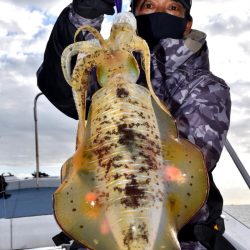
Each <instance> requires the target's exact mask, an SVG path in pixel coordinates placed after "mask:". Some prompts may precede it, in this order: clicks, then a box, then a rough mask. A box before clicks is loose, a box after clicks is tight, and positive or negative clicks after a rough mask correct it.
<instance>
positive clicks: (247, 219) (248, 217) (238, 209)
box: [224, 205, 250, 228]
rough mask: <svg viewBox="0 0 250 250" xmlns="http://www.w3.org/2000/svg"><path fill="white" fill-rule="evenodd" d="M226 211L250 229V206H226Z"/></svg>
mask: <svg viewBox="0 0 250 250" xmlns="http://www.w3.org/2000/svg"><path fill="white" fill-rule="evenodd" d="M224 210H225V211H226V212H227V213H229V214H230V215H232V216H233V217H234V218H235V219H237V220H238V221H240V222H241V223H243V224H244V225H246V226H247V227H248V228H250V205H225V206H224Z"/></svg>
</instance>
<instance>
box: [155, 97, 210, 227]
mask: <svg viewBox="0 0 250 250" xmlns="http://www.w3.org/2000/svg"><path fill="white" fill-rule="evenodd" d="M152 102H153V107H154V111H155V114H156V119H157V121H158V122H157V123H158V127H159V131H160V137H161V141H162V155H163V158H164V161H165V162H164V164H163V176H164V182H165V186H166V190H167V195H166V207H167V211H168V213H169V218H174V220H175V224H176V229H177V230H178V231H179V230H180V229H181V227H183V226H184V225H185V224H186V223H187V222H188V221H189V220H190V219H191V218H192V217H193V216H194V215H195V214H196V213H197V212H198V211H199V209H200V208H201V207H202V205H203V204H204V202H205V200H206V198H207V193H208V188H209V186H208V176H207V170H206V168H205V163H204V158H203V155H202V153H201V151H200V150H199V149H198V147H197V146H195V145H194V144H192V143H191V142H189V141H188V140H185V139H181V138H178V133H177V129H176V125H175V122H174V120H173V118H172V117H171V116H170V115H169V114H168V113H165V112H163V111H162V109H160V107H159V106H158V105H157V103H156V102H155V100H154V99H152Z"/></svg>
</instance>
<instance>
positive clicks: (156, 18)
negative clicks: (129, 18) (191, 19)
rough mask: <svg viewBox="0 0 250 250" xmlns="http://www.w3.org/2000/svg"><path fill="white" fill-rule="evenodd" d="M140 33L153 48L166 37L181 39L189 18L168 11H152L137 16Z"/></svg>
mask: <svg viewBox="0 0 250 250" xmlns="http://www.w3.org/2000/svg"><path fill="white" fill-rule="evenodd" d="M135 18H136V20H137V31H138V35H139V36H140V37H142V38H143V39H145V40H146V42H147V43H148V45H149V48H150V49H152V47H153V46H154V45H156V44H157V43H158V42H159V40H161V39H164V38H174V39H181V38H183V34H184V31H185V28H186V24H187V22H188V21H187V19H185V18H181V17H176V16H173V15H170V14H168V13H162V12H157V13H152V14H147V15H141V16H136V17H135Z"/></svg>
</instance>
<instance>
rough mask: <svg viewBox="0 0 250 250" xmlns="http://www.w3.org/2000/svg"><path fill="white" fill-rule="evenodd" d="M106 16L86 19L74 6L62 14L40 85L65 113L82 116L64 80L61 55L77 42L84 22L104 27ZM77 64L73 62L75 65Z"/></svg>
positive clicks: (41, 70) (39, 76) (49, 45)
mask: <svg viewBox="0 0 250 250" xmlns="http://www.w3.org/2000/svg"><path fill="white" fill-rule="evenodd" d="M102 21H103V16H100V17H97V18H95V19H86V18H83V17H81V16H79V15H78V14H76V13H75V12H74V10H73V9H72V7H71V5H69V6H68V7H66V8H65V9H64V10H63V11H62V12H61V14H60V15H59V17H58V19H57V21H56V23H55V25H54V27H53V30H52V32H51V34H50V37H49V40H48V43H47V46H46V50H45V53H44V59H43V63H42V65H41V66H40V68H39V69H38V71H37V84H38V87H39V88H40V90H41V91H42V92H43V93H44V95H45V96H46V97H47V98H48V99H49V101H50V102H51V103H52V104H53V105H54V106H56V107H57V108H58V109H59V110H60V111H62V112H63V113H64V114H66V115H68V116H70V117H72V118H74V119H78V115H77V112H76V108H75V103H74V99H73V95H72V90H71V87H70V86H69V85H68V84H67V82H66V81H65V79H64V76H63V73H62V69H61V54H62V52H63V50H64V49H65V48H66V47H67V46H68V45H69V44H71V43H73V42H74V35H75V32H76V29H77V28H78V27H79V26H81V25H86V24H88V25H92V26H94V27H95V28H97V29H98V30H100V28H101V23H102ZM90 38H91V37H90V36H89V35H88V33H83V34H81V35H80V36H79V40H88V39H90ZM73 66H74V65H72V67H73Z"/></svg>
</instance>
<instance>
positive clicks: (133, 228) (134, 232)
mask: <svg viewBox="0 0 250 250" xmlns="http://www.w3.org/2000/svg"><path fill="white" fill-rule="evenodd" d="M123 234H124V239H123V243H124V245H125V246H126V247H127V249H128V250H131V249H132V247H133V246H132V247H131V245H133V243H135V242H138V241H144V242H146V243H149V240H148V238H149V233H148V230H147V225H146V224H145V223H144V222H142V223H140V224H139V225H137V224H134V225H133V224H130V225H129V228H128V230H127V232H125V231H123Z"/></svg>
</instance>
